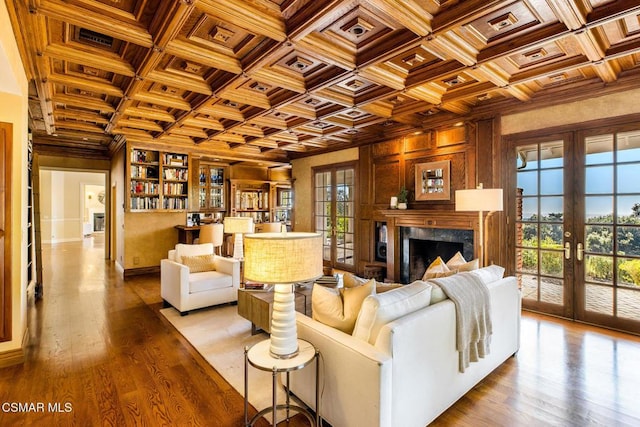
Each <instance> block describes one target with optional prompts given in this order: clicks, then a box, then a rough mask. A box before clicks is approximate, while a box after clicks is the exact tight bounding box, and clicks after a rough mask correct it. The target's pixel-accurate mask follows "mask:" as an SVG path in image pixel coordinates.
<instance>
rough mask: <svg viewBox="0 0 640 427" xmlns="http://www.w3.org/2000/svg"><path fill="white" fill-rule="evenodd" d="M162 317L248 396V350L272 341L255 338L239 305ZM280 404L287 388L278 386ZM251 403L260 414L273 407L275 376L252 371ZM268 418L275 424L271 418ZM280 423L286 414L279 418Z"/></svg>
mask: <svg viewBox="0 0 640 427" xmlns="http://www.w3.org/2000/svg"><path fill="white" fill-rule="evenodd" d="M160 313H161V314H162V315H163V316H164V317H166V318H167V320H168V321H169V322H171V324H172V325H173V326H174V327H175V328H176V329H177V330H178V332H180V334H182V336H184V337H185V338H186V339H187V340H188V341H189V342H190V343H191V345H193V346H194V347H195V349H196V350H197V351H198V353H200V354H201V355H202V357H204V358H205V359H206V360H207V362H209V364H210V365H211V366H213V368H214V369H215V370H216V371H218V372H219V373H220V375H222V377H223V378H224V379H225V380H226V381H227V382H228V383H229V384H231V386H232V387H233V388H234V389H236V390H237V391H238V393H240V395H242V396H244V349H245V347H247V346H249V347H251V346H252V345H254V344H256V343H258V342H260V341H262V340H265V339H268V338H269V335H267V334H266V333H263V332H261V333H258V334H256V335H251V322H249V321H248V320H246V319H245V318H243V317H241V316H240V315H239V314H238V307H237V306H235V305H222V306H218V307H211V308H207V309H202V310H197V311H193V312H191V313H189V315H188V316H180V313H178V311H177V310H175V309H174V308H164V309H162V310H160ZM278 389H279V390H278V404H280V403H284V400H285V399H284V387H283V386H282V384H281V382H280V383H279V384H278ZM248 394H249V403H250V404H251V405H253V407H254V408H256V409H257V410H258V411H260V410H261V409H263V408H266V407H268V406H271V373H270V372H267V371H261V370H258V369H255V368H253V367H251V366H250V367H249V392H248ZM266 418H267V419H268V420H269V421H271V414H270V413H269V414H267V415H266ZM277 419H278V421H281V420H282V419H284V414H278V416H277Z"/></svg>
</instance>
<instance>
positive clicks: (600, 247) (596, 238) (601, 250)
mask: <svg viewBox="0 0 640 427" xmlns="http://www.w3.org/2000/svg"><path fill="white" fill-rule="evenodd" d="M584 230H585V250H586V251H587V252H592V253H598V254H613V227H606V226H597V225H588V226H586V227H585V228H584Z"/></svg>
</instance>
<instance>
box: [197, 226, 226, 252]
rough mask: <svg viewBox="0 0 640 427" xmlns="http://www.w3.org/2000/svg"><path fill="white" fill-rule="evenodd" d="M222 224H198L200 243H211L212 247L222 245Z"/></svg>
mask: <svg viewBox="0 0 640 427" xmlns="http://www.w3.org/2000/svg"><path fill="white" fill-rule="evenodd" d="M223 240H224V226H223V225H222V224H205V225H201V226H200V237H199V242H200V243H213V246H214V247H218V246H222V242H223Z"/></svg>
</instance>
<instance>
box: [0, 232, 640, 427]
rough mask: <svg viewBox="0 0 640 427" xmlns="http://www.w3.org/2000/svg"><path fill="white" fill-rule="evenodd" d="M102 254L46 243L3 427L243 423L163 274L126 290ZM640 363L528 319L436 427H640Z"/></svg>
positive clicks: (615, 341)
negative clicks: (511, 347)
mask: <svg viewBox="0 0 640 427" xmlns="http://www.w3.org/2000/svg"><path fill="white" fill-rule="evenodd" d="M103 253H104V252H103V249H102V246H101V244H100V241H99V240H97V239H94V238H91V239H85V242H83V243H64V244H58V245H55V246H45V248H44V251H43V258H44V262H43V264H44V283H45V289H44V292H45V295H44V299H43V300H42V301H39V302H37V303H35V304H34V303H33V301H29V310H28V313H27V314H28V321H29V334H30V343H29V347H28V349H27V361H26V362H25V363H24V365H22V366H16V367H9V368H4V369H0V425H1V426H14V425H15V426H23V425H27V426H33V425H38V426H41V425H56V426H57V425H64V426H66V425H79V426H92V425H113V426H132V425H149V426H156V425H171V426H183V425H184V426H240V425H242V419H243V399H242V397H241V396H240V394H239V393H237V392H236V391H235V390H234V389H233V388H232V387H231V386H230V385H228V384H227V383H226V382H225V381H224V380H223V379H222V378H221V377H220V375H219V374H218V373H217V372H216V371H215V370H214V369H213V368H211V367H210V366H209V365H208V363H207V362H206V361H205V360H204V359H203V358H202V357H201V356H200V355H199V354H198V353H197V352H196V351H195V350H194V349H193V348H192V347H191V346H190V345H189V343H188V342H187V341H185V340H184V339H183V338H182V336H181V335H180V334H179V333H177V332H176V331H175V330H174V329H173V327H172V326H171V325H170V324H169V323H168V322H167V321H166V320H164V317H163V316H162V315H160V314H159V313H158V310H159V309H160V308H161V300H160V290H159V278H158V277H157V276H155V275H150V276H145V277H138V278H134V279H131V280H127V281H126V282H125V281H123V280H122V279H120V278H119V277H118V275H117V274H116V272H115V269H114V268H113V265H112V264H110V263H108V262H105V261H104V260H103V259H102V258H103ZM638 361H640V338H638V337H634V336H629V335H625V334H620V333H615V332H610V331H606V330H602V329H598V328H594V327H590V326H585V325H579V324H574V323H571V322H566V321H562V320H557V319H553V318H549V317H544V316H540V315H535V314H531V313H524V314H523V319H522V345H521V349H520V352H519V353H518V355H517V357H514V358H511V359H509V360H508V361H507V362H506V363H505V364H503V365H502V366H501V367H500V368H498V369H497V370H496V371H495V372H494V373H493V374H491V375H490V376H489V377H488V378H486V379H485V380H484V381H483V382H481V383H480V384H479V385H478V386H476V387H475V388H474V389H473V390H472V391H470V392H469V393H468V394H467V395H465V396H464V397H463V398H462V399H461V400H460V401H458V402H457V403H456V404H455V405H454V406H452V407H451V408H450V409H449V410H448V411H447V412H445V413H444V414H443V415H442V416H440V417H439V418H438V419H437V420H436V421H435V422H434V423H433V425H435V426H451V425H455V426H466V425H469V426H478V425H492V426H495V425H503V426H532V425H535V426H547V425H554V426H584V425H605V426H623V425H629V426H632V425H635V426H637V425H640V405H638V403H637V397H636V395H637V388H638V385H639V384H640V369H638V366H640V365H639V364H638V363H639V362H638ZM18 403H20V404H23V405H24V404H32V406H31V407H30V408H28V409H32V410H33V411H32V412H24V411H22V412H16V411H14V409H17V408H16V406H17V404H18ZM40 403H41V404H42V405H43V406H44V407H43V408H42V407H40V406H39V404H40ZM56 405H58V406H57V407H55V406H56ZM50 406H51V407H50ZM40 408H42V409H43V410H42V411H40V410H39V409H40ZM55 409H57V411H54V410H55ZM282 424H284V423H282ZM306 424H307V423H306V421H305V420H304V419H303V418H301V417H299V418H296V419H294V420H293V421H292V422H291V423H290V425H291V426H294V427H297V426H303V425H306ZM258 425H261V426H266V425H268V423H267V422H266V421H263V420H261V422H259V423H258ZM336 427H338V426H336Z"/></svg>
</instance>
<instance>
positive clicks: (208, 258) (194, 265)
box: [182, 254, 216, 273]
mask: <svg viewBox="0 0 640 427" xmlns="http://www.w3.org/2000/svg"><path fill="white" fill-rule="evenodd" d="M215 261H216V256H215V255H214V254H205V255H191V256H184V255H183V256H182V263H183V264H184V265H186V266H187V267H189V272H190V273H200V272H202V271H213V270H215V269H216V263H215Z"/></svg>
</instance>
